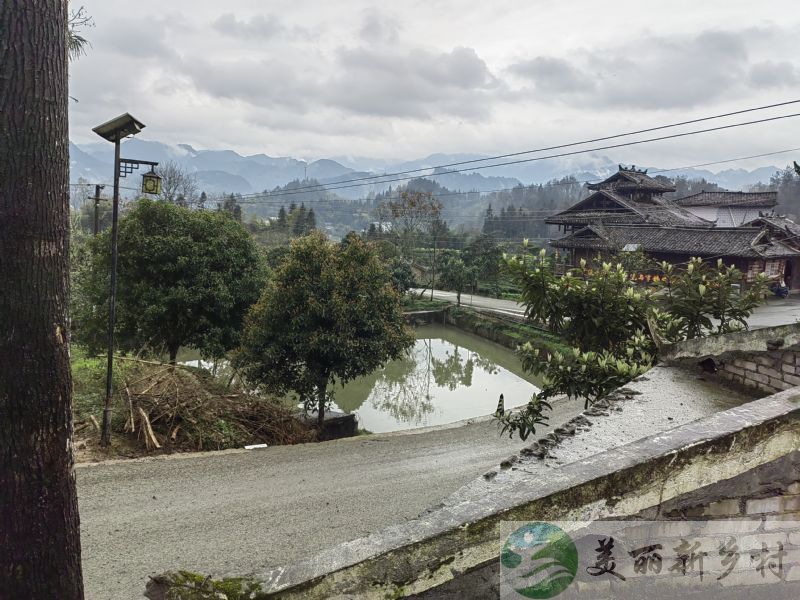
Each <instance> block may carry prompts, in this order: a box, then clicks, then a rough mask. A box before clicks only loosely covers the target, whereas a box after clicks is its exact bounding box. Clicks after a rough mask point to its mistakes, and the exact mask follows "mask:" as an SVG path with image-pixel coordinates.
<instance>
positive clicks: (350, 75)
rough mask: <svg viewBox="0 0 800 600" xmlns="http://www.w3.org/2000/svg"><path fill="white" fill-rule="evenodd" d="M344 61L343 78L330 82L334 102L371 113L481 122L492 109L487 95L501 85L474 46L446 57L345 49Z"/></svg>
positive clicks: (341, 56)
mask: <svg viewBox="0 0 800 600" xmlns="http://www.w3.org/2000/svg"><path fill="white" fill-rule="evenodd" d="M339 63H340V65H341V66H342V68H343V72H342V74H341V75H338V76H337V77H334V78H333V79H332V80H331V81H329V82H328V83H327V84H326V86H327V87H328V89H329V90H330V91H331V96H330V100H331V101H332V102H334V103H335V104H336V105H337V106H339V107H341V108H343V109H345V110H347V111H352V112H357V113H364V114H370V115H380V116H393V117H409V118H417V119H430V118H433V117H435V116H437V115H442V114H450V115H456V116H460V117H467V118H479V117H481V116H485V115H486V114H487V113H488V110H489V106H488V105H489V104H490V102H489V101H488V100H489V98H488V97H487V91H488V90H490V89H492V88H494V87H496V86H497V85H498V82H497V80H496V79H495V78H494V76H493V75H492V74H491V73H490V71H489V68H488V67H487V65H486V63H485V62H484V61H483V60H482V59H481V58H480V57H479V56H478V55H477V53H476V52H475V50H473V49H472V48H455V49H453V50H452V51H450V52H442V53H433V52H429V51H427V50H421V49H415V50H411V51H410V52H405V53H400V52H392V51H375V50H372V49H367V48H350V49H344V50H341V51H340V53H339Z"/></svg>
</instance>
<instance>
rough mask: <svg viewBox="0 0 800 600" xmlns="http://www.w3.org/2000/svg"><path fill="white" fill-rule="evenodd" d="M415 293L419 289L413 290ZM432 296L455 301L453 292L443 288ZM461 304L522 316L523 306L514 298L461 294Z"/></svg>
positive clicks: (428, 295) (429, 294)
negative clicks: (502, 298) (503, 298)
mask: <svg viewBox="0 0 800 600" xmlns="http://www.w3.org/2000/svg"><path fill="white" fill-rule="evenodd" d="M413 291H416V292H417V293H419V292H421V291H422V290H421V289H418V290H413ZM430 297H431V291H430V290H428V292H427V293H426V294H425V298H430ZM433 297H434V298H435V299H437V300H447V301H448V302H452V303H453V304H455V303H456V293H455V292H445V291H443V290H434V291H433ZM461 305H462V306H467V307H470V308H480V309H484V310H491V311H493V312H498V313H501V314H509V315H515V316H523V315H524V314H525V308H524V307H523V306H522V305H521V304H517V302H516V301H514V300H498V299H497V298H488V297H486V296H473V295H472V294H461Z"/></svg>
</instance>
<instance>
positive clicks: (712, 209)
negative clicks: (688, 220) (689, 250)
mask: <svg viewBox="0 0 800 600" xmlns="http://www.w3.org/2000/svg"><path fill="white" fill-rule="evenodd" d="M674 203H675V205H676V206H680V207H681V208H684V209H686V210H687V211H689V212H691V213H692V214H693V215H695V216H698V217H700V218H702V219H704V220H706V221H709V222H711V223H713V224H714V225H715V226H716V227H741V226H742V225H745V224H747V223H750V222H751V221H753V220H754V219H757V218H759V217H760V216H762V215H763V214H772V211H773V209H774V208H775V206H777V204H778V192H727V191H718V192H700V193H698V194H693V195H691V196H686V197H685V198H679V199H678V200H675V201H674Z"/></svg>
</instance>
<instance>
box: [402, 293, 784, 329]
mask: <svg viewBox="0 0 800 600" xmlns="http://www.w3.org/2000/svg"><path fill="white" fill-rule="evenodd" d="M417 291H418V292H419V291H422V290H417ZM425 297H426V298H430V290H429V291H428V293H427V295H426V296H425ZM433 297H434V298H436V299H437V300H446V301H448V302H452V303H453V304H455V303H456V295H455V293H454V292H445V291H442V290H434V292H433ZM461 305H462V306H468V307H472V308H479V309H483V310H490V311H492V312H497V313H500V314H506V315H514V316H524V314H525V308H524V307H523V306H522V305H521V304H518V303H516V302H515V301H513V300H498V299H497V298H487V297H485V296H471V295H469V294H461ZM797 322H800V296H790V297H789V298H786V299H781V298H776V297H774V296H770V297H769V298H767V301H766V303H765V304H764V305H762V306H759V307H758V308H757V309H756V310H755V311H754V312H753V314H752V315H751V316H750V318H749V319H748V323H749V324H750V328H751V329H763V328H765V327H775V326H777V325H790V324H792V323H797Z"/></svg>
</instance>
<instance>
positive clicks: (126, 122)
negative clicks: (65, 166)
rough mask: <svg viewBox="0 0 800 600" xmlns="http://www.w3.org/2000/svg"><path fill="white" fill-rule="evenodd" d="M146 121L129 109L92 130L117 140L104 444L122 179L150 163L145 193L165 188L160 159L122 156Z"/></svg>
mask: <svg viewBox="0 0 800 600" xmlns="http://www.w3.org/2000/svg"><path fill="white" fill-rule="evenodd" d="M144 127H145V125H144V123H142V122H141V121H139V120H137V119H135V118H134V117H132V116H131V115H130V114H128V113H125V114H123V115H120V116H119V117H117V118H116V119H111V120H110V121H107V122H105V123H103V124H102V125H98V126H97V127H95V128H94V129H92V131H94V132H95V133H96V134H97V135H99V136H100V137H102V138H103V139H105V140H108V141H109V142H113V144H114V198H113V209H112V211H111V291H110V294H109V301H108V359H107V364H106V398H105V407H104V409H103V426H102V432H101V435H100V445H101V446H108V445H109V444H110V443H111V391H112V390H111V383H112V375H113V370H114V323H115V320H116V319H115V317H116V304H117V254H118V252H117V235H118V234H117V221H118V219H119V180H120V177H125V176H127V175H128V174H129V173H133V171H134V170H135V169H138V168H139V165H142V164H145V165H150V173H146V174H145V177H148V176H149V177H150V181H151V183H150V186H151V188H152V186H155V188H154V189H156V190H157V191H156V192H150V191H148V190H147V189H146V187H145V180H144V178H143V181H142V191H143V192H145V193H158V191H160V190H161V178H160V177H159V176H158V175H156V173H155V171H154V167H155V166H156V165H157V164H158V163H157V162H152V161H146V160H134V159H127V158H121V157H120V142H122V140H123V139H124V138H126V137H129V136H132V135H136V134H137V133H139V132H140V131H141V130H142V129H144Z"/></svg>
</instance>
